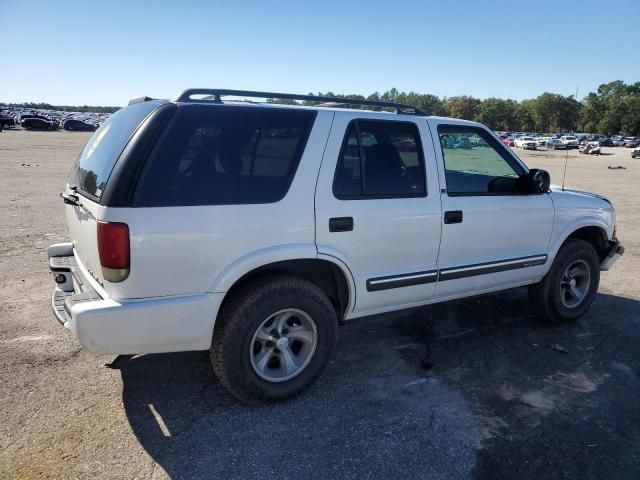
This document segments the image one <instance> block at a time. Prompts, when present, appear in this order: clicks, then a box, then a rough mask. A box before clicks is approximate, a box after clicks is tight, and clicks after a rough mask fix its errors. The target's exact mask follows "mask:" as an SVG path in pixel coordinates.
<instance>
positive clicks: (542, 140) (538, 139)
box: [535, 136, 551, 147]
mask: <svg viewBox="0 0 640 480" xmlns="http://www.w3.org/2000/svg"><path fill="white" fill-rule="evenodd" d="M550 139H551V137H542V136H541V137H535V140H536V145H537V146H538V147H544V146H546V145H547V142H548V141H549V140H550Z"/></svg>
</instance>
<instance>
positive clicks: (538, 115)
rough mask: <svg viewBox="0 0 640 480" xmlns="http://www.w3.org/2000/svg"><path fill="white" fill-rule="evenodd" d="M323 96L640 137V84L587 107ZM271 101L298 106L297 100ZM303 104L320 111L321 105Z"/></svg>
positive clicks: (544, 98) (489, 121) (555, 97)
mask: <svg viewBox="0 0 640 480" xmlns="http://www.w3.org/2000/svg"><path fill="white" fill-rule="evenodd" d="M309 95H315V94H313V93H310V94H309ZM318 95H322V96H327V97H337V98H345V99H359V100H374V101H384V102H397V103H404V104H407V105H411V106H413V107H416V108H419V109H420V110H422V111H423V112H425V113H426V114H427V115H439V116H446V117H454V118H463V119H465V120H474V121H477V122H481V123H484V124H485V125H487V126H489V127H490V128H492V129H493V130H498V131H525V132H568V131H580V132H588V133H600V134H607V135H614V134H618V133H623V134H627V135H638V134H640V82H636V83H634V84H631V85H627V84H625V83H624V82H623V81H621V80H617V81H615V82H611V83H606V84H603V85H600V86H599V87H598V90H597V91H596V92H591V93H589V94H588V95H587V96H586V97H585V98H584V99H583V100H582V101H579V100H577V99H576V98H575V97H574V96H573V95H569V96H564V95H560V94H557V93H549V92H545V93H543V94H542V95H539V96H538V97H536V98H532V99H527V100H522V101H520V102H518V101H516V100H511V99H503V98H494V97H492V98H487V99H484V100H480V99H479V98H475V97H472V96H468V95H462V96H456V97H444V98H440V97H438V96H436V95H431V94H423V93H416V92H408V93H406V92H399V91H398V90H397V89H395V88H392V89H391V90H388V91H386V92H384V93H379V92H374V93H372V94H371V95H369V96H367V97H365V96H363V95H357V94H350V95H341V94H334V93H333V92H326V93H322V92H319V93H318ZM269 101H270V102H272V103H286V104H295V103H297V102H295V101H293V100H278V99H271V100H269ZM302 103H303V104H305V105H314V104H317V103H318V102H311V101H306V102H302ZM363 108H366V107H363Z"/></svg>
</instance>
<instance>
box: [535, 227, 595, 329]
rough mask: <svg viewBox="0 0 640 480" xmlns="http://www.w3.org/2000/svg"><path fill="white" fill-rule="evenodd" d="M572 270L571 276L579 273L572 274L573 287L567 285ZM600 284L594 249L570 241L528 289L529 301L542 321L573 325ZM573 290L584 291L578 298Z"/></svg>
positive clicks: (584, 243) (588, 304)
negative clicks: (549, 267) (538, 279)
mask: <svg viewBox="0 0 640 480" xmlns="http://www.w3.org/2000/svg"><path fill="white" fill-rule="evenodd" d="M577 267H579V268H577ZM571 269H573V272H574V273H578V272H581V274H580V275H577V274H576V275H574V277H573V279H572V282H575V283H573V284H571V283H568V282H567V280H568V278H570V276H569V277H567V273H568V270H569V271H570V270H571ZM599 283H600V259H599V258H598V254H597V252H596V250H595V248H593V246H592V245H591V244H590V243H588V242H585V241H584V240H578V239H572V240H569V241H568V242H566V243H565V244H564V245H563V246H562V248H561V249H560V251H559V252H558V254H557V255H556V258H555V260H554V261H553V265H552V266H551V269H550V270H549V272H548V273H547V275H546V276H545V277H544V278H543V279H542V281H540V282H539V283H536V284H535V285H531V286H530V287H529V300H530V302H531V306H532V307H533V308H534V310H536V311H537V313H538V315H539V316H540V317H541V318H542V320H544V321H546V322H548V323H566V322H572V321H575V320H577V319H578V318H580V317H581V316H582V315H584V313H585V312H586V311H587V310H588V309H589V307H590V306H591V304H592V303H593V300H594V298H595V296H596V293H598V285H599ZM573 288H577V291H581V290H583V291H584V293H583V296H582V297H581V298H579V299H577V295H574V293H573V292H574V290H573ZM567 290H568V291H567Z"/></svg>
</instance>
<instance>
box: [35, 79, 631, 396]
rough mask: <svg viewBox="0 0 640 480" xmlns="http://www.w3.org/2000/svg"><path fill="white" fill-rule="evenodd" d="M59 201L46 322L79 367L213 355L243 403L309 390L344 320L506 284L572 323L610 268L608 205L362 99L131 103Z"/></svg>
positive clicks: (401, 109)
mask: <svg viewBox="0 0 640 480" xmlns="http://www.w3.org/2000/svg"><path fill="white" fill-rule="evenodd" d="M195 95H199V96H203V95H205V96H207V97H205V99H202V98H201V99H193V96H195ZM228 95H233V96H240V97H245V98H249V97H260V98H284V99H287V100H298V101H299V100H303V101H306V102H307V103H308V104H311V105H312V106H306V107H303V106H300V105H297V106H292V105H274V104H249V103H243V102H238V101H236V102H229V101H226V100H225V102H223V101H222V97H226V96H228ZM314 102H316V103H314ZM320 102H339V103H342V104H343V105H345V104H346V103H348V104H351V105H354V106H356V107H359V108H355V109H353V108H352V109H348V108H333V107H332V108H328V107H326V106H323V105H322V104H318V103H320ZM313 105H315V106H313ZM333 105H335V103H333ZM364 105H370V106H373V107H374V108H377V109H380V108H386V109H389V108H393V109H395V110H396V111H395V113H394V112H389V111H369V110H364V109H362V107H363V106H364ZM61 196H62V197H63V199H64V202H65V204H66V205H65V210H66V217H67V222H68V226H69V230H70V234H71V239H72V241H71V242H70V243H62V244H56V245H52V246H50V247H49V251H48V253H49V266H50V269H51V271H52V272H53V274H54V278H55V282H56V283H57V286H56V288H55V290H54V293H53V299H52V301H53V308H54V312H55V314H56V316H57V318H58V320H59V321H60V322H61V323H62V324H63V325H64V326H65V327H66V328H68V329H70V330H71V331H72V332H73V334H74V335H75V336H76V337H77V338H78V340H79V341H80V343H81V344H82V345H83V346H84V347H86V348H87V349H89V350H92V351H95V352H101V353H111V354H140V353H155V352H173V351H181V350H210V352H211V359H212V362H213V367H214V370H215V373H216V374H217V375H218V377H219V378H220V380H221V381H222V382H223V383H224V384H225V385H226V386H227V387H228V388H229V390H230V391H231V392H232V393H233V394H234V395H236V396H237V397H238V398H239V399H241V400H243V401H246V402H252V403H260V402H265V401H272V400H279V399H283V398H287V397H289V396H291V395H294V394H296V393H298V392H300V391H301V390H302V389H303V388H304V387H306V386H307V385H309V384H310V383H311V382H313V381H314V379H316V378H317V377H318V376H319V375H320V373H321V372H322V371H323V369H324V368H325V366H326V365H327V363H328V361H329V359H330V357H331V355H332V352H333V350H334V346H335V343H336V335H337V330H338V322H339V321H342V320H351V319H354V318H357V317H362V316H365V315H371V314H378V313H383V312H389V311H394V310H399V309H405V308H410V307H417V306H420V305H427V304H430V303H435V302H442V301H445V300H451V299H456V298H462V297H467V296H471V295H478V294H483V293H488V292H494V291H498V290H503V289H507V288H512V287H518V286H522V285H530V286H531V287H530V289H531V298H532V299H533V302H534V305H535V307H536V308H537V309H538V311H539V312H540V315H541V317H542V318H544V319H546V320H548V321H551V322H561V321H568V320H574V319H576V318H578V317H579V316H580V315H582V314H583V313H584V312H585V311H586V310H587V308H588V307H589V306H590V305H591V302H592V301H593V299H594V297H595V295H596V292H597V289H598V281H599V278H600V277H599V275H600V270H606V269H608V268H609V267H610V266H611V265H612V264H613V262H614V261H615V260H616V259H617V258H618V257H619V255H621V254H622V253H623V248H622V247H621V246H620V244H619V243H618V241H617V240H616V238H615V211H614V208H613V206H612V205H611V203H610V202H608V201H607V200H606V199H604V198H602V197H599V196H597V195H593V194H588V193H582V192H576V191H564V190H560V189H558V188H550V187H549V176H548V174H547V173H546V172H545V171H543V170H537V169H531V170H530V169H528V168H527V167H526V166H525V165H524V164H523V163H522V161H520V159H519V158H518V157H517V156H516V155H515V154H513V153H512V151H511V150H510V149H509V148H506V147H505V146H504V145H503V144H502V142H501V141H500V139H499V138H497V137H496V136H495V135H494V134H493V133H492V132H491V131H490V130H488V129H487V128H486V127H484V126H483V125H480V124H478V123H473V122H468V121H464V120H457V119H452V118H439V117H429V116H426V115H424V114H422V112H420V111H419V110H417V109H414V108H412V107H409V106H406V105H399V104H391V103H383V102H367V101H364V100H363V101H358V100H345V99H335V98H325V97H314V96H305V95H288V94H274V93H267V92H242V91H233V90H209V89H192V90H187V91H186V92H184V93H183V94H182V95H180V97H178V98H177V99H176V100H175V101H166V100H151V99H148V98H142V99H139V100H138V101H134V102H132V103H131V104H130V105H129V106H128V107H126V108H123V109H121V110H119V111H118V112H117V113H115V114H114V115H113V116H112V117H111V118H109V119H108V120H107V121H106V122H105V123H104V124H103V125H102V126H101V127H100V129H99V130H97V131H96V132H95V134H94V135H93V137H92V138H91V139H90V140H89V142H88V143H87V145H86V147H85V148H84V150H83V152H82V154H81V155H80V157H79V158H78V160H77V162H76V164H75V166H74V168H73V169H72V172H71V174H70V178H69V181H68V184H67V186H66V189H65V191H64V192H63V193H62V194H61Z"/></svg>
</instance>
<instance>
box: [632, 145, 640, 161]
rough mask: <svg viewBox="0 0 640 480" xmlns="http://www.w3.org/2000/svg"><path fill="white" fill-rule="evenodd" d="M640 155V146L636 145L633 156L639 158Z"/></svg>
mask: <svg viewBox="0 0 640 480" xmlns="http://www.w3.org/2000/svg"><path fill="white" fill-rule="evenodd" d="M638 157H640V147H636V148H634V149H633V150H631V158H638Z"/></svg>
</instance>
